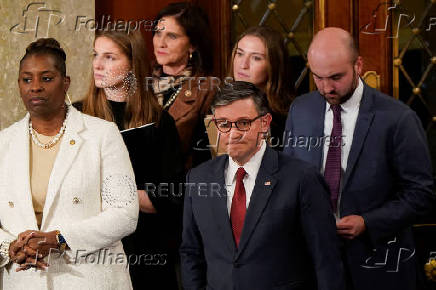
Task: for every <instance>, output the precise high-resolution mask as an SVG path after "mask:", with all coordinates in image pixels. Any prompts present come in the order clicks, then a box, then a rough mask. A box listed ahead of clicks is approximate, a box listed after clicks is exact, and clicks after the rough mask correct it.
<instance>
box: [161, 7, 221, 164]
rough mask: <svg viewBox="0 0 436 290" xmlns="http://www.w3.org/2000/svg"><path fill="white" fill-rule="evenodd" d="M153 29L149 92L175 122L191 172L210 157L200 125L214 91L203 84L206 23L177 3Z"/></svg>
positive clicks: (208, 66)
mask: <svg viewBox="0 0 436 290" xmlns="http://www.w3.org/2000/svg"><path fill="white" fill-rule="evenodd" d="M154 23H155V24H156V25H155V27H154V30H153V31H154V32H153V47H154V55H155V57H156V62H157V64H156V66H155V68H154V71H153V91H154V93H155V94H156V96H157V97H158V100H159V102H160V104H161V105H162V108H163V109H164V110H166V111H168V112H169V113H170V114H171V116H173V118H174V120H175V121H176V126H177V130H178V132H179V136H180V139H181V142H182V151H183V154H184V157H185V169H189V168H191V167H194V166H196V165H198V164H200V163H202V162H204V161H206V160H208V159H210V157H211V156H210V151H209V149H208V147H207V144H208V142H207V140H208V139H207V135H206V133H205V132H206V129H205V126H204V121H203V119H204V117H205V115H206V114H208V113H209V109H210V103H211V102H212V98H213V96H214V94H215V89H214V88H213V86H212V85H211V79H209V78H201V77H202V76H204V75H207V74H208V73H210V72H211V71H212V59H213V57H212V51H213V48H212V41H211V39H210V37H209V35H210V28H209V20H208V17H207V15H206V14H205V13H204V11H202V10H201V9H200V8H199V7H198V6H195V5H193V4H191V3H187V2H180V3H172V4H169V5H168V6H167V7H165V8H164V9H163V10H161V11H160V12H159V13H158V15H157V17H156V19H155V22H154ZM202 79H203V80H202Z"/></svg>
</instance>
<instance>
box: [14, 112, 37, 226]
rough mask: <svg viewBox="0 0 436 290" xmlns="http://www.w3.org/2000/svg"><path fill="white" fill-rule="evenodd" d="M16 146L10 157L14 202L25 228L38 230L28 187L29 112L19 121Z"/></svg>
mask: <svg viewBox="0 0 436 290" xmlns="http://www.w3.org/2000/svg"><path fill="white" fill-rule="evenodd" d="M15 139H16V143H15V144H16V148H15V152H16V154H14V155H13V156H12V157H11V164H10V165H11V167H13V168H15V169H12V168H11V172H13V177H14V178H16V179H17V180H16V182H15V183H14V184H15V185H16V188H15V189H14V190H15V192H16V194H17V196H18V197H17V201H16V203H18V204H20V207H21V208H22V209H23V214H22V215H21V217H22V219H23V220H24V221H23V225H24V226H25V229H26V230H28V229H34V230H38V226H37V223H36V217H35V210H34V209H33V202H32V192H31V189H30V136H29V114H27V115H26V117H25V118H24V119H23V120H22V121H21V122H20V127H19V128H18V131H17V134H16V135H15Z"/></svg>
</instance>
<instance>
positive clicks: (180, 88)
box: [162, 86, 182, 110]
mask: <svg viewBox="0 0 436 290" xmlns="http://www.w3.org/2000/svg"><path fill="white" fill-rule="evenodd" d="M181 90H182V86H180V87H179V88H178V89H177V90H176V91H175V92H174V93H173V94H172V95H171V97H170V98H169V99H168V101H167V102H166V103H165V105H164V106H163V107H162V108H163V109H164V110H165V109H166V108H168V107H169V106H171V104H172V103H174V100H175V99H176V97H177V95H178V94H179V93H180V91H181Z"/></svg>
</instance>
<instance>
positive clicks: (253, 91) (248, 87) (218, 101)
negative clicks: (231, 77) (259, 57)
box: [211, 81, 269, 115]
mask: <svg viewBox="0 0 436 290" xmlns="http://www.w3.org/2000/svg"><path fill="white" fill-rule="evenodd" d="M248 98H250V99H252V100H253V102H254V105H255V107H256V111H257V113H258V114H259V115H265V114H267V113H269V107H268V101H267V98H266V96H265V94H264V93H263V92H262V91H261V90H259V89H258V88H257V87H256V86H255V85H253V84H252V83H249V82H242V81H235V82H232V83H231V84H227V85H226V86H223V87H222V88H220V90H218V92H217V93H216V95H215V98H214V99H213V101H212V104H211V109H212V113H213V114H215V109H216V107H220V106H227V105H229V104H231V103H233V102H234V101H238V100H244V99H248Z"/></svg>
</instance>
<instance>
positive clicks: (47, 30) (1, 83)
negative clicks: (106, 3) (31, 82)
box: [0, 0, 95, 129]
mask: <svg viewBox="0 0 436 290" xmlns="http://www.w3.org/2000/svg"><path fill="white" fill-rule="evenodd" d="M79 16H81V17H79ZM78 17H79V19H80V20H82V21H83V20H84V19H93V18H95V4H94V1H93V0H92V1H77V0H45V1H41V0H37V1H29V0H1V1H0V19H1V22H0V108H1V109H0V129H4V128H6V127H8V126H9V125H11V124H12V123H13V122H15V121H17V120H19V119H20V118H22V117H23V116H24V114H25V109H24V106H23V104H22V102H21V99H20V94H19V92H18V85H17V79H18V66H19V61H20V59H21V57H22V56H23V55H24V52H25V49H26V47H27V45H28V44H29V43H31V42H32V41H34V40H36V39H37V38H40V37H54V38H56V39H57V40H58V41H59V42H60V44H61V46H62V47H63V48H64V50H65V52H66V54H67V74H68V75H70V76H71V87H70V89H69V91H68V92H69V95H70V96H71V98H72V99H73V101H74V100H77V99H80V98H81V97H82V96H83V95H84V94H85V92H86V91H87V87H88V83H89V77H90V73H91V66H90V65H91V62H90V61H91V52H92V41H93V38H94V32H93V31H92V30H90V29H86V28H84V26H83V25H81V26H80V28H79V27H77V29H76V27H75V26H76V20H77V19H78ZM83 17H86V18H83Z"/></svg>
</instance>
